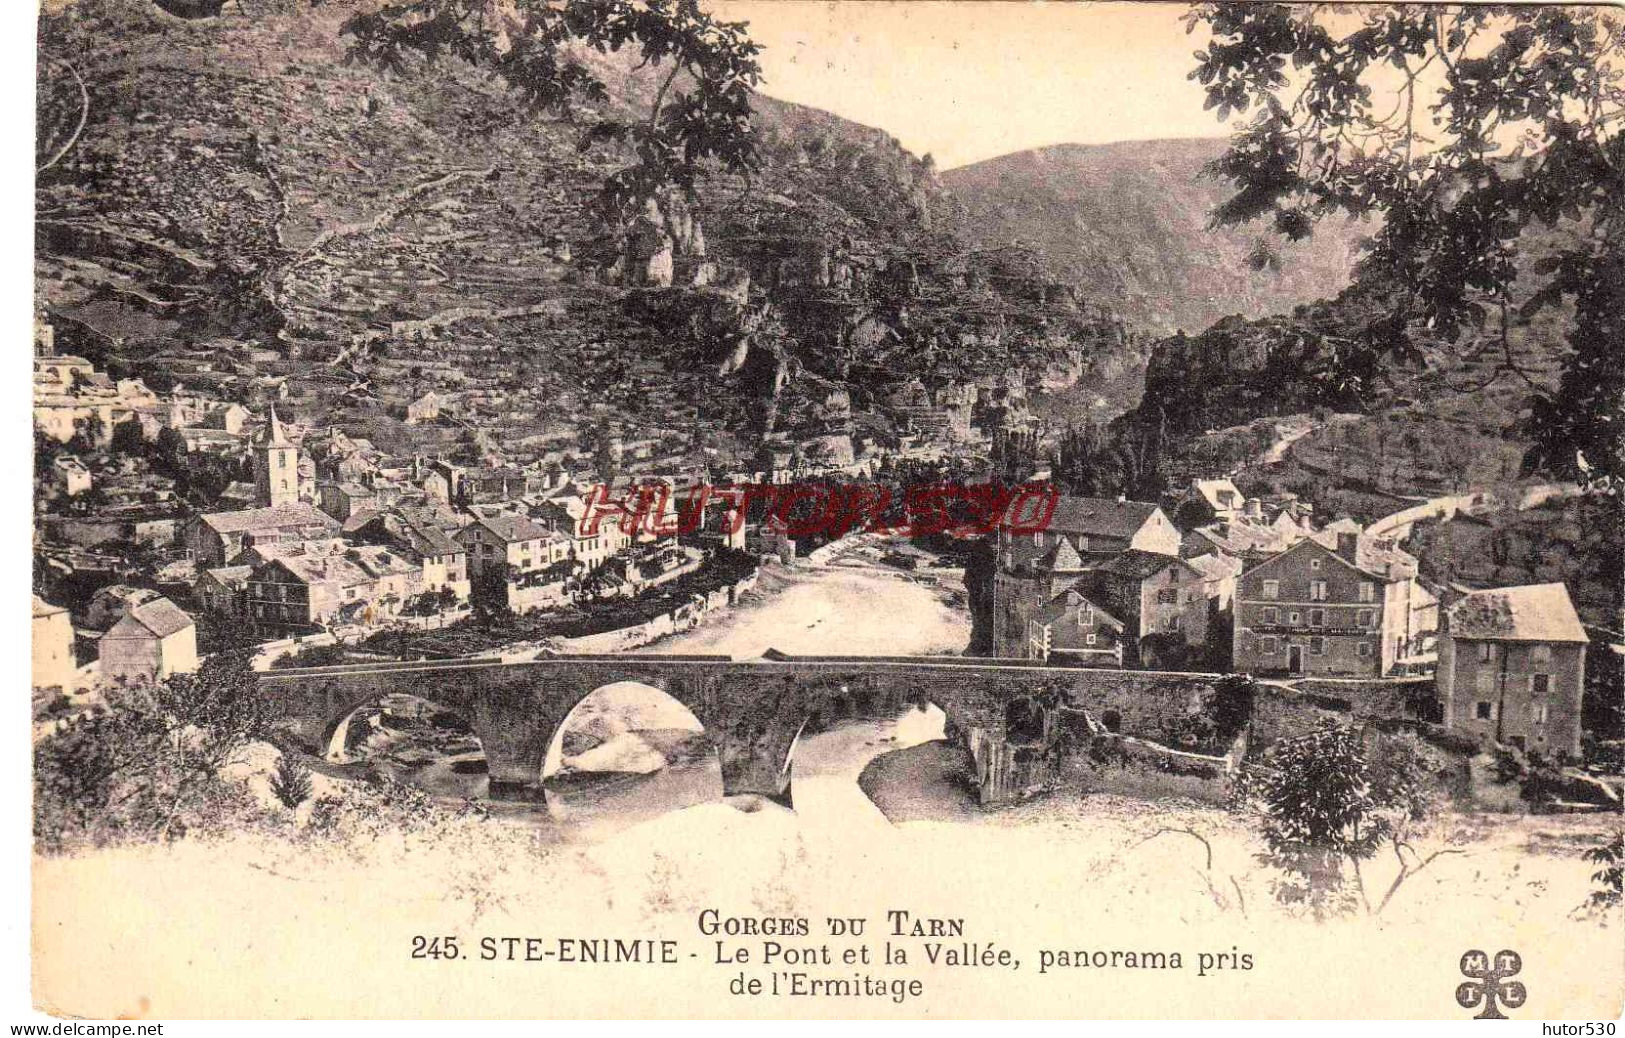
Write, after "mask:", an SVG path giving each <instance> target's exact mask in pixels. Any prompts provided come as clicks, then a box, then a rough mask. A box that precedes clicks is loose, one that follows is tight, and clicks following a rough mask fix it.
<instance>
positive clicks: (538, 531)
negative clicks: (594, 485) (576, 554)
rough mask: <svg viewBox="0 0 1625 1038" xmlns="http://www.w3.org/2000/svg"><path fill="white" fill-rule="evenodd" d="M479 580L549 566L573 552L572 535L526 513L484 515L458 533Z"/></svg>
mask: <svg viewBox="0 0 1625 1038" xmlns="http://www.w3.org/2000/svg"><path fill="white" fill-rule="evenodd" d="M453 540H455V541H456V542H457V543H458V544H460V545H462V546H463V548H465V549H466V550H467V552H468V572H469V576H470V577H471V578H472V579H473V580H474V581H475V582H476V583H480V582H484V581H487V580H491V581H495V580H506V579H507V577H508V576H509V575H510V574H522V573H532V572H536V571H539V570H544V569H547V568H548V567H549V566H552V565H554V564H555V563H558V562H562V561H564V560H565V559H568V558H570V556H571V550H570V549H571V545H570V538H569V537H568V536H566V535H565V534H562V533H560V532H559V531H557V530H553V529H550V528H548V527H546V526H543V525H542V524H540V523H538V522H536V521H534V520H532V519H530V518H528V517H526V516H522V515H496V516H482V517H480V518H478V519H475V520H474V521H473V522H471V523H469V524H468V525H467V526H465V527H463V528H462V529H461V530H459V531H458V532H457V534H456V535H455V536H454V538H453Z"/></svg>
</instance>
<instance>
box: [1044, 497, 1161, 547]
mask: <svg viewBox="0 0 1625 1038" xmlns="http://www.w3.org/2000/svg"><path fill="white" fill-rule="evenodd" d="M1156 511H1157V506H1156V505H1153V504H1148V503H1146V502H1144V501H1113V500H1110V499H1107V498H1098V497H1068V496H1063V497H1061V498H1060V499H1059V500H1057V501H1056V502H1055V514H1054V515H1052V516H1051V517H1050V522H1049V529H1051V530H1054V531H1058V532H1061V533H1084V534H1095V535H1099V536H1103V537H1124V538H1127V537H1133V536H1134V535H1135V534H1136V533H1138V532H1139V530H1140V527H1142V526H1144V525H1145V524H1146V520H1148V519H1150V518H1151V516H1152V515H1153V514H1155V513H1156Z"/></svg>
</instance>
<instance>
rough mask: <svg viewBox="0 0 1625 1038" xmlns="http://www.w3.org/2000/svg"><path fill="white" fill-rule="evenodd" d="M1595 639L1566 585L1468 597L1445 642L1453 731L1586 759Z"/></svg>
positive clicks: (1457, 607) (1448, 625)
mask: <svg viewBox="0 0 1625 1038" xmlns="http://www.w3.org/2000/svg"><path fill="white" fill-rule="evenodd" d="M1589 641H1590V639H1589V638H1588V637H1587V636H1586V633H1585V628H1584V627H1582V626H1581V624H1580V617H1579V615H1578V614H1577V613H1576V612H1575V609H1574V603H1573V602H1572V601H1571V600H1570V599H1569V592H1568V588H1567V587H1566V586H1565V585H1563V584H1556V583H1553V584H1530V585H1525V586H1523V587H1504V588H1489V589H1487V590H1482V591H1473V592H1471V593H1469V594H1467V595H1466V596H1464V597H1463V598H1461V599H1460V600H1459V601H1457V602H1456V603H1455V604H1453V605H1452V606H1450V608H1449V609H1448V610H1446V612H1445V616H1444V630H1443V631H1442V632H1441V634H1440V639H1439V667H1438V676H1437V679H1436V680H1437V682H1438V690H1439V701H1440V704H1441V705H1442V707H1443V709H1444V723H1445V726H1446V727H1448V728H1454V729H1457V730H1460V731H1464V732H1468V733H1470V734H1473V735H1476V736H1478V737H1479V738H1480V739H1484V740H1493V741H1495V742H1500V743H1509V744H1511V745H1513V746H1517V747H1519V748H1520V749H1529V750H1540V751H1541V752H1543V753H1564V754H1568V755H1570V756H1573V757H1578V756H1579V755H1580V705H1581V699H1582V697H1583V695H1584V691H1585V651H1586V644H1587V642H1589Z"/></svg>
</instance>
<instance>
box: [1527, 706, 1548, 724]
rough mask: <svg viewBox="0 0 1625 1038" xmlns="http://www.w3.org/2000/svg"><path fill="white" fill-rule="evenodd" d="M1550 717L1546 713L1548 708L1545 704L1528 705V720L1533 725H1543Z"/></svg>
mask: <svg viewBox="0 0 1625 1038" xmlns="http://www.w3.org/2000/svg"><path fill="white" fill-rule="evenodd" d="M1550 716H1551V715H1550V714H1549V713H1548V708H1547V706H1546V704H1545V703H1530V704H1529V720H1531V721H1533V722H1534V723H1535V724H1545V723H1546V720H1547V718H1548V717H1550Z"/></svg>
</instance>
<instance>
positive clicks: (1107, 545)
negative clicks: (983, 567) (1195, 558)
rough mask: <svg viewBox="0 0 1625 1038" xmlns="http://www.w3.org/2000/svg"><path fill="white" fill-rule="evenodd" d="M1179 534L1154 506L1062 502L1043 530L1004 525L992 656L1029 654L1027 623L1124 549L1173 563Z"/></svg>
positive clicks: (1099, 500) (1088, 500)
mask: <svg viewBox="0 0 1625 1038" xmlns="http://www.w3.org/2000/svg"><path fill="white" fill-rule="evenodd" d="M1179 546H1180V533H1179V531H1178V530H1177V529H1175V528H1174V524H1173V523H1172V522H1170V521H1169V519H1168V517H1167V516H1166V515H1164V514H1163V512H1162V509H1160V508H1158V507H1157V506H1156V505H1153V504H1148V503H1146V502H1143V501H1125V500H1116V501H1114V500H1109V499H1105V498H1092V497H1069V496H1062V497H1059V498H1057V499H1056V501H1055V511H1054V512H1053V513H1052V514H1051V516H1050V521H1049V522H1048V523H1047V524H1046V525H1045V526H1044V528H1043V529H1041V530H1036V531H1031V532H1026V533H1021V532H1012V531H1011V530H1010V529H1008V528H1004V527H1001V528H1000V530H999V535H998V556H997V560H996V561H997V566H996V569H995V572H994V577H993V631H992V634H993V653H994V655H996V656H1022V655H1025V654H1026V648H1025V646H1026V644H1027V640H1028V629H1027V621H1028V620H1029V619H1031V618H1032V617H1033V616H1034V615H1035V614H1036V613H1037V612H1038V611H1039V610H1042V609H1045V608H1047V607H1048V605H1049V603H1050V602H1051V600H1052V599H1054V597H1055V596H1056V595H1057V594H1060V593H1061V591H1063V590H1064V589H1066V588H1067V587H1070V586H1072V585H1073V584H1075V583H1076V582H1077V581H1078V580H1079V579H1081V578H1082V577H1083V575H1084V574H1085V573H1086V572H1088V571H1089V570H1091V569H1092V568H1094V567H1095V566H1098V565H1100V564H1102V563H1105V562H1107V561H1108V560H1110V559H1112V558H1115V557H1116V556H1118V555H1121V554H1122V553H1124V552H1126V551H1131V550H1132V551H1136V552H1140V553H1142V554H1151V555H1157V556H1165V557H1168V558H1169V559H1171V560H1174V561H1177V556H1178V555H1179Z"/></svg>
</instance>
